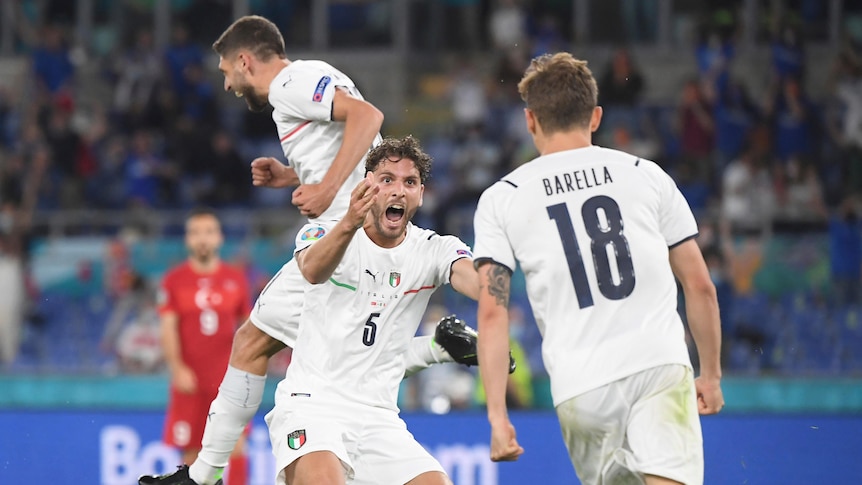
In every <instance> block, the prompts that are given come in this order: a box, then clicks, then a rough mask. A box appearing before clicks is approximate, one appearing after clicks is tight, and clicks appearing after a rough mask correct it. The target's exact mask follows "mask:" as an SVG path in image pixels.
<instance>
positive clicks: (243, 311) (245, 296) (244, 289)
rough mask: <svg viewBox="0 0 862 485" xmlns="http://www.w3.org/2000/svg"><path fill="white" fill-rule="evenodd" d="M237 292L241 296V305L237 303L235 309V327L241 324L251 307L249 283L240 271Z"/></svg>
mask: <svg viewBox="0 0 862 485" xmlns="http://www.w3.org/2000/svg"><path fill="white" fill-rule="evenodd" d="M239 276H240V278H239V292H240V297H241V300H240V301H241V302H242V305H239V307H238V309H237V311H238V314H237V327H238V326H239V325H242V323H243V322H244V321H245V319H246V318H247V317H248V315H249V314H250V313H251V308H252V304H253V301H252V298H251V285H250V284H249V280H248V278H246V276H245V274H243V273H242V271H240V273H239Z"/></svg>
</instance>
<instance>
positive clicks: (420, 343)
mask: <svg viewBox="0 0 862 485" xmlns="http://www.w3.org/2000/svg"><path fill="white" fill-rule="evenodd" d="M213 50H214V51H215V52H216V53H217V54H218V55H219V70H220V71H221V72H222V73H223V75H224V79H225V81H224V88H225V90H227V91H233V92H234V93H235V94H236V95H237V96H239V97H242V98H243V99H245V101H246V103H247V104H248V107H249V109H251V110H257V111H259V110H262V109H264V108H265V107H266V106H267V105H271V106H272V107H273V113H272V117H273V120H274V121H275V125H276V128H277V130H278V136H279V139H280V140H281V145H282V148H283V150H284V156H285V158H286V159H287V160H288V161H289V163H290V167H288V166H285V165H284V164H282V163H281V162H279V161H278V160H276V159H274V158H269V157H266V158H258V159H255V160H254V161H253V162H252V181H253V183H254V184H255V185H258V186H266V187H273V188H281V187H289V186H295V185H299V187H298V188H296V190H295V191H294V192H293V200H292V202H293V204H294V205H296V206H297V208H299V210H300V212H301V213H302V214H303V215H305V216H307V217H308V218H309V221H310V222H312V223H316V222H321V223H322V222H326V221H337V220H338V219H340V218H341V217H342V216H343V215H344V213H345V211H346V210H347V207H348V204H349V200H350V192H351V190H352V188H353V187H354V186H355V185H356V184H357V182H359V181H360V180H362V179H363V177H364V174H365V169H364V167H363V166H362V165H361V164H360V161H361V160H362V159H363V158H364V157H365V155H366V153H367V151H368V150H369V148H371V147H372V146H374V145H376V144H377V143H379V141H380V134H379V131H380V127H381V124H382V122H383V115H382V113H381V112H380V111H379V110H378V109H377V108H375V107H374V106H373V105H371V104H370V103H368V102H367V101H365V100H363V98H362V96H361V94H360V93H359V91H358V90H357V89H356V86H355V85H354V83H353V81H351V80H350V78H348V77H347V76H346V75H344V74H343V73H341V72H340V71H338V70H337V69H335V68H334V67H332V66H330V65H329V64H327V63H325V62H323V61H311V60H294V61H290V60H289V59H288V58H287V55H286V54H285V49H284V39H283V38H282V36H281V33H280V32H279V30H278V28H277V27H276V26H275V24H273V23H272V22H270V21H269V20H267V19H265V18H263V17H259V16H246V17H242V18H240V19H238V20H237V21H235V22H234V23H233V24H231V26H230V27H228V28H227V30H225V32H224V33H223V34H222V35H221V37H219V39H218V40H216V42H215V43H214V44H213ZM237 183H242V182H241V181H237ZM304 286H305V280H304V279H303V278H302V275H301V274H300V272H299V269H298V268H297V266H296V262H295V261H294V260H291V261H289V262H288V263H287V264H285V265H284V267H282V269H281V270H280V271H279V272H278V273H277V274H276V275H275V276H274V277H273V278H272V280H270V282H269V283H268V284H267V286H266V287H265V288H264V289H263V291H262V292H261V294H260V295H259V297H258V300H257V302H256V303H255V305H254V307H253V308H252V312H251V315H250V316H249V319H248V321H246V322H245V323H244V324H243V325H241V326H240V328H239V329H238V330H237V332H236V334H235V336H234V341H233V346H232V351H231V356H230V364H229V366H228V369H227V372H226V373H225V377H224V379H223V381H222V384H221V386H220V387H219V392H218V395H217V396H216V399H215V400H214V401H213V403H212V405H211V407H210V410H209V411H210V412H209V417H208V420H207V425H206V428H205V431H204V437H203V449H202V450H201V452H200V454H199V455H198V458H197V459H196V460H195V462H194V463H193V464H192V465H191V466H190V467H187V466H182V467H180V468H179V469H178V470H177V471H176V472H174V473H171V474H168V475H163V476H159V477H155V476H144V477H141V478H140V480H139V483H140V484H164V485H168V484H173V485H213V484H218V483H220V477H221V474H222V472H223V469H224V467H225V465H226V464H227V462H228V459H229V457H230V451H231V450H232V449H233V448H234V444H235V443H236V442H237V440H238V439H239V437H240V436H241V434H242V432H243V430H244V428H245V426H246V425H247V424H248V422H249V421H251V419H252V418H253V417H254V414H255V413H256V412H257V409H258V407H259V405H260V402H261V399H262V397H263V390H264V383H265V376H266V369H267V364H268V362H269V358H270V357H272V356H273V355H275V353H277V352H278V351H280V350H282V349H283V348H285V346H289V347H293V344H294V342H295V339H296V332H297V326H298V322H299V314H300V311H301V308H302V298H303V296H302V291H303V288H304ZM441 330H443V331H446V332H449V331H453V332H459V331H460V332H462V333H461V334H459V335H456V334H453V333H448V334H444V337H450V338H452V340H451V341H452V342H453V343H454V344H461V343H463V341H464V339H470V338H473V337H470V335H469V332H466V331H470V330H471V329H469V328H466V329H465V328H464V327H463V326H461V327H458V326H454V327H453V326H446V327H443V328H441ZM443 346H446V347H447V348H446V349H444V347H443ZM459 347H463V346H462V345H459V346H456V347H450V346H449V345H447V343H446V342H445V341H444V340H442V339H441V338H439V337H438V338H437V339H436V341H435V340H433V339H432V338H431V337H417V338H416V339H415V340H414V342H412V343H411V345H410V347H409V351H408V352H407V353H405V355H404V359H405V363H406V367H407V368H408V369H409V370H410V371H411V372H414V371H417V370H419V369H421V368H424V367H427V366H428V365H430V364H432V363H438V362H452V361H453V360H457V361H459V362H461V363H467V364H471V363H474V362H475V359H476V357H475V352H468V353H467V354H462V355H458V353H457V352H456V350H458V349H459ZM453 349H454V350H453ZM447 350H450V351H452V352H451V354H452V355H450V353H449V352H447Z"/></svg>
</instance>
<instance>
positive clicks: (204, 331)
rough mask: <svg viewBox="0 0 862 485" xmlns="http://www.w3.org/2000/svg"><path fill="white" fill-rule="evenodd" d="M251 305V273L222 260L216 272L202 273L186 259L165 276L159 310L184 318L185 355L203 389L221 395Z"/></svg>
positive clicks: (181, 326)
mask: <svg viewBox="0 0 862 485" xmlns="http://www.w3.org/2000/svg"><path fill="white" fill-rule="evenodd" d="M250 310H251V298H250V295H249V289H248V283H247V282H246V279H245V275H244V274H243V273H242V272H241V271H239V270H238V269H236V268H234V267H232V266H229V265H227V264H224V263H220V264H219V266H218V268H217V269H216V270H215V271H214V272H213V273H208V274H200V273H197V272H195V271H194V270H193V269H192V267H191V265H190V264H189V263H188V261H186V262H185V263H182V264H180V265H178V266H175V267H174V268H172V269H171V270H169V271H168V273H167V274H166V275H165V277H164V279H163V280H162V286H161V288H160V292H159V314H160V315H164V314H167V313H173V314H176V315H177V317H178V318H179V323H178V324H179V336H180V348H181V352H182V354H181V356H182V359H183V362H184V363H185V364H186V365H187V366H189V367H190V368H191V369H192V370H193V371H194V373H195V375H196V376H197V379H198V386H199V387H200V390H201V391H203V392H212V393H213V394H212V395H213V396H215V392H217V390H218V386H219V384H220V383H221V381H222V378H223V377H224V372H225V370H226V369H227V365H228V361H229V360H230V351H231V345H232V344H233V334H234V332H235V331H236V329H237V327H238V326H239V324H241V323H242V322H243V321H244V320H245V319H246V317H248V314H249V311H250Z"/></svg>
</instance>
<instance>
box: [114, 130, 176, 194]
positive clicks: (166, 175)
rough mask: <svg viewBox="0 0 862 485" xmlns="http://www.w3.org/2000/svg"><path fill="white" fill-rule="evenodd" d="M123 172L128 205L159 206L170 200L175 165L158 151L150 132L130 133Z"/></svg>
mask: <svg viewBox="0 0 862 485" xmlns="http://www.w3.org/2000/svg"><path fill="white" fill-rule="evenodd" d="M124 172H125V181H126V197H127V200H128V203H129V205H130V207H141V206H142V207H151V208H159V207H164V206H165V205H167V202H169V201H171V200H172V198H173V197H172V196H173V183H174V179H175V177H176V175H177V173H176V169H175V167H174V164H173V163H171V162H169V161H168V160H165V159H164V158H162V156H161V155H160V154H159V153H158V151H157V150H156V147H155V143H154V141H153V135H152V133H150V132H148V131H144V130H138V131H136V132H135V133H134V134H133V135H132V146H131V152H130V153H129V155H128V156H127V157H126V160H125V163H124Z"/></svg>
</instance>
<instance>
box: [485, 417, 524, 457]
mask: <svg viewBox="0 0 862 485" xmlns="http://www.w3.org/2000/svg"><path fill="white" fill-rule="evenodd" d="M523 454H524V448H523V447H521V445H519V444H518V440H517V439H516V438H515V427H514V426H512V423H505V424H500V425H498V426H492V427H491V461H515V460H517V459H518V457H519V456H521V455H523Z"/></svg>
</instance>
